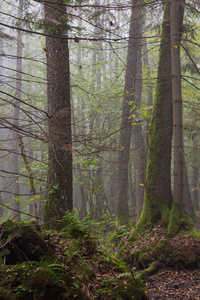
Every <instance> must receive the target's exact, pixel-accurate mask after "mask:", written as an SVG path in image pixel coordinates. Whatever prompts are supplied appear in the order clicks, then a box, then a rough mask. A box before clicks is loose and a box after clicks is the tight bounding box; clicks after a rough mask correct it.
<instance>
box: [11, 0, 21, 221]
mask: <svg viewBox="0 0 200 300" xmlns="http://www.w3.org/2000/svg"><path fill="white" fill-rule="evenodd" d="M22 8H23V1H22V0H20V1H19V7H18V18H19V20H21V19H22V16H23V9H22ZM21 80H22V34H21V32H20V30H18V32H17V75H16V94H15V97H16V100H15V103H14V113H13V125H14V126H13V127H14V130H13V131H12V150H13V153H12V172H13V174H15V175H14V176H15V178H14V180H13V184H12V189H13V193H14V202H13V209H14V210H13V219H14V220H15V221H20V202H19V201H16V200H15V199H16V198H17V197H19V182H18V174H19V159H18V158H19V155H18V135H17V128H18V126H19V111H20V100H21V89H22V82H21Z"/></svg>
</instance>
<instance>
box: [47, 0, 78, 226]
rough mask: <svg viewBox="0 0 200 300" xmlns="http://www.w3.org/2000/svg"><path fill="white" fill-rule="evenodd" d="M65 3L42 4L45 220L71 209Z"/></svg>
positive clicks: (68, 80)
mask: <svg viewBox="0 0 200 300" xmlns="http://www.w3.org/2000/svg"><path fill="white" fill-rule="evenodd" d="M64 4H65V1H63V0H60V1H56V0H50V1H49V2H48V3H47V4H44V5H45V19H46V24H47V25H48V30H49V32H48V33H50V34H51V36H52V37H50V36H47V37H46V55H47V81H48V89H47V96H48V116H49V120H48V121H49V135H48V136H49V168H48V190H49V193H48V197H47V202H46V207H45V219H46V221H51V220H54V219H55V220H59V219H61V218H62V217H63V215H64V214H65V212H66V211H67V210H69V211H71V210H72V208H73V200H72V134H71V106H70V73H69V49H68V40H67V38H66V32H67V29H66V28H67V25H66V16H67V15H66V7H65V5H64ZM50 226H52V225H51V223H50Z"/></svg>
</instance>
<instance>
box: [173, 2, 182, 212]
mask: <svg viewBox="0 0 200 300" xmlns="http://www.w3.org/2000/svg"><path fill="white" fill-rule="evenodd" d="M179 5H180V0H172V2H171V10H170V13H171V17H170V18H171V22H170V27H171V66H172V97H173V123H174V125H173V130H174V202H176V203H178V204H179V205H180V206H181V207H183V134H182V124H183V122H182V90H181V62H180V27H179Z"/></svg>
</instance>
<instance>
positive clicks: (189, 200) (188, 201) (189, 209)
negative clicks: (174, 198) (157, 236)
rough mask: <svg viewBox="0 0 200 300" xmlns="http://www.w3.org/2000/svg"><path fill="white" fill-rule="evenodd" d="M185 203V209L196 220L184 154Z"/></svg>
mask: <svg viewBox="0 0 200 300" xmlns="http://www.w3.org/2000/svg"><path fill="white" fill-rule="evenodd" d="M183 205H184V210H185V211H186V212H187V214H188V215H189V217H190V218H191V219H192V221H193V222H195V221H196V215H195V211H194V206H193V203H192V197H191V194H190V189H189V182H188V174H187V166H186V162H185V157H184V156H183Z"/></svg>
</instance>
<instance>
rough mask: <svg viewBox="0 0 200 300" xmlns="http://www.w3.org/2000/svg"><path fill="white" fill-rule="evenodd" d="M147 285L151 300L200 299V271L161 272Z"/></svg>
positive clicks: (148, 281)
mask: <svg viewBox="0 0 200 300" xmlns="http://www.w3.org/2000/svg"><path fill="white" fill-rule="evenodd" d="M145 285H146V292H147V296H148V297H149V299H151V300H154V299H155V300H156V299H157V300H158V299H159V300H161V299H200V270H181V271H174V270H172V269H166V270H159V272H158V273H156V274H155V275H152V276H150V277H149V278H148V280H147V281H146V284H145Z"/></svg>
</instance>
